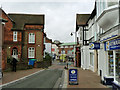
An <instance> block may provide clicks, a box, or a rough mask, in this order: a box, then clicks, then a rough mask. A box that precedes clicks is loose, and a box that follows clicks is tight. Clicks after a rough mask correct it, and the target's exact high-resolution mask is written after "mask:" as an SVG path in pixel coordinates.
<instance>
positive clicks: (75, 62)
mask: <svg viewBox="0 0 120 90" xmlns="http://www.w3.org/2000/svg"><path fill="white" fill-rule="evenodd" d="M73 33H74V34H75V56H74V57H75V61H74V64H75V66H77V61H76V47H77V46H76V45H77V44H76V42H77V32H71V34H70V35H71V36H73Z"/></svg>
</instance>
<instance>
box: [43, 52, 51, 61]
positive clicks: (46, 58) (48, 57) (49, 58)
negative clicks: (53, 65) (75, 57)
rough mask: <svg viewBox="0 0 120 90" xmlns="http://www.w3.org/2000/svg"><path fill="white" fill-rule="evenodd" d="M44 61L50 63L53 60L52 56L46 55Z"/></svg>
mask: <svg viewBox="0 0 120 90" xmlns="http://www.w3.org/2000/svg"><path fill="white" fill-rule="evenodd" d="M44 60H49V61H51V60H52V57H51V56H50V54H49V53H45V58H44Z"/></svg>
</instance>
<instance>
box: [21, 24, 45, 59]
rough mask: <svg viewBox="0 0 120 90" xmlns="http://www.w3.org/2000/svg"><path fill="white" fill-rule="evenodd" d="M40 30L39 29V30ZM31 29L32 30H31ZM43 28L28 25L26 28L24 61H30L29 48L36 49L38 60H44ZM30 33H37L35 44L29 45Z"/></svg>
mask: <svg viewBox="0 0 120 90" xmlns="http://www.w3.org/2000/svg"><path fill="white" fill-rule="evenodd" d="M37 28H38V29H37ZM29 29H30V30H29ZM34 29H35V30H34ZM41 29H42V26H41V25H39V26H38V25H37V26H36V25H27V28H26V26H25V28H24V40H23V41H24V46H23V53H24V54H23V56H22V57H23V59H27V60H28V48H29V47H34V48H35V58H36V59H37V60H41V61H42V60H43V48H44V46H43V32H41ZM29 33H35V43H34V44H29V43H28V37H29Z"/></svg>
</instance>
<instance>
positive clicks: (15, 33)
mask: <svg viewBox="0 0 120 90" xmlns="http://www.w3.org/2000/svg"><path fill="white" fill-rule="evenodd" d="M17 34H18V32H17V31H13V42H17ZM15 36H16V39H15Z"/></svg>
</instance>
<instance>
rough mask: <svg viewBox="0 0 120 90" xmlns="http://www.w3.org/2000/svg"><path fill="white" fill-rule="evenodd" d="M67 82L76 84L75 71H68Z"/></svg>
mask: <svg viewBox="0 0 120 90" xmlns="http://www.w3.org/2000/svg"><path fill="white" fill-rule="evenodd" d="M69 81H70V82H77V69H69Z"/></svg>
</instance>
